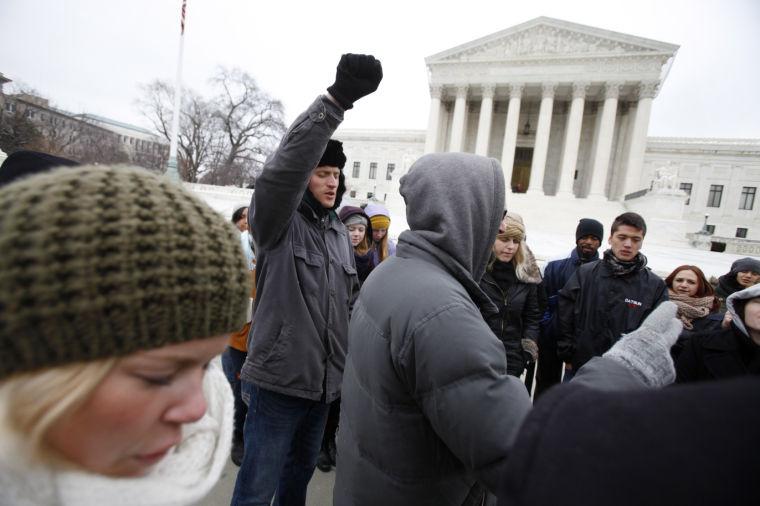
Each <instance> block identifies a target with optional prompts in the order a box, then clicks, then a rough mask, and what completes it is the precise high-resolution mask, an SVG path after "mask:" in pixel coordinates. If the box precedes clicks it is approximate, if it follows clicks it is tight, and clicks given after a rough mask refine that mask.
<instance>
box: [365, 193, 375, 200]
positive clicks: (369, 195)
mask: <svg viewBox="0 0 760 506" xmlns="http://www.w3.org/2000/svg"><path fill="white" fill-rule="evenodd" d="M373 198H375V194H374V193H372V192H367V199H373Z"/></svg>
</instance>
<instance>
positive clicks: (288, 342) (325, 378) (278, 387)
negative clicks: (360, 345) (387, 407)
mask: <svg viewBox="0 0 760 506" xmlns="http://www.w3.org/2000/svg"><path fill="white" fill-rule="evenodd" d="M342 120H343V111H342V110H341V109H339V108H338V107H337V106H335V105H334V104H333V103H332V102H331V101H330V100H328V99H327V98H325V97H320V98H318V99H317V100H315V101H314V103H312V104H311V105H310V106H309V108H308V109H307V110H306V112H304V113H303V114H301V115H300V116H299V117H298V118H297V119H296V121H295V123H293V125H292V126H291V127H290V130H288V132H287V133H286V134H285V136H284V137H283V140H282V142H281V143H280V145H279V147H278V148H277V150H276V151H275V152H274V154H273V155H272V156H271V157H270V158H269V159H268V160H267V162H266V163H265V165H264V170H263V172H262V173H261V175H260V176H259V177H258V179H257V180H256V193H255V194H254V197H253V199H252V200H251V209H252V210H253V212H252V213H251V214H250V216H249V221H250V225H251V234H252V236H253V240H254V242H255V245H256V254H257V264H256V286H257V295H258V296H257V297H256V305H255V308H254V321H255V324H254V325H252V327H251V329H252V330H251V335H250V336H249V339H248V358H247V359H246V362H245V364H244V365H243V369H242V372H241V378H242V379H243V380H246V381H249V382H252V383H255V384H257V385H258V386H260V387H261V388H264V389H267V390H272V391H274V392H279V393H282V394H286V395H291V396H294V397H300V398H304V399H310V400H322V401H325V402H330V401H332V400H334V399H336V398H338V397H339V396H340V385H341V381H342V378H343V366H344V363H345V354H346V348H347V345H348V336H347V334H348V317H349V312H350V310H351V306H352V304H353V301H354V299H355V297H356V294H357V293H358V290H359V282H358V279H357V276H356V267H355V266H354V251H353V248H352V247H351V242H350V240H349V238H348V232H347V230H346V227H345V226H343V223H341V222H340V220H339V219H338V217H337V215H336V214H335V212H334V211H327V210H325V209H323V208H319V209H315V204H314V202H313V201H314V200H315V199H314V198H313V197H312V198H311V199H308V198H304V194H305V193H306V189H307V186H308V182H309V178H310V177H311V173H312V170H313V169H314V168H315V167H316V166H317V163H318V162H319V160H320V158H321V157H322V154H323V153H324V150H325V146H326V145H327V141H328V140H329V139H330V136H331V135H332V133H333V132H334V131H335V129H336V128H337V127H338V125H339V124H340V122H341V121H342Z"/></svg>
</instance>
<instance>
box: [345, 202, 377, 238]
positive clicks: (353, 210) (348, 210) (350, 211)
mask: <svg viewBox="0 0 760 506" xmlns="http://www.w3.org/2000/svg"><path fill="white" fill-rule="evenodd" d="M355 214H359V215H361V216H363V217H364V219H365V220H367V231H366V232H365V234H366V236H367V237H369V238H370V240H371V239H372V222H371V221H370V219H369V216H367V213H366V212H364V210H363V209H362V208H361V207H356V206H343V207H342V208H341V209H340V211H339V212H338V218H340V221H341V222H342V223H344V224H345V223H346V219H347V218H348V217H349V216H353V215H355Z"/></svg>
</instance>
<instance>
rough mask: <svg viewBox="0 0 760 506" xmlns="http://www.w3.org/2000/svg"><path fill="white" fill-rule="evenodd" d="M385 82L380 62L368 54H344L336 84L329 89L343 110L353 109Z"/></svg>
mask: <svg viewBox="0 0 760 506" xmlns="http://www.w3.org/2000/svg"><path fill="white" fill-rule="evenodd" d="M382 80H383V67H382V65H380V60H378V59H376V58H375V57H374V56H372V55H368V54H351V53H348V54H344V55H343V56H341V57H340V62H339V63H338V69H337V71H336V72H335V82H334V83H333V84H332V86H330V87H329V88H327V91H328V92H329V93H330V95H332V97H333V98H334V99H335V100H337V101H338V103H339V104H340V106H341V107H343V109H346V110H348V109H351V108H352V107H353V106H354V102H356V101H357V100H359V99H360V98H362V97H366V96H367V95H369V94H370V93H372V92H373V91H375V90H376V89H377V87H378V86H379V85H380V81H382Z"/></svg>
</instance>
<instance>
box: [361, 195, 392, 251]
mask: <svg viewBox="0 0 760 506" xmlns="http://www.w3.org/2000/svg"><path fill="white" fill-rule="evenodd" d="M364 212H365V213H367V216H369V219H370V221H371V222H372V258H373V261H374V264H375V265H377V264H379V263H380V262H382V261H383V260H385V259H386V258H388V257H392V256H393V255H395V254H396V243H395V242H393V241H392V240H391V238H390V237H388V229H389V228H390V226H391V213H389V212H388V208H386V207H385V206H384V205H382V204H378V203H375V202H372V203H369V204H367V207H365V208H364Z"/></svg>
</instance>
